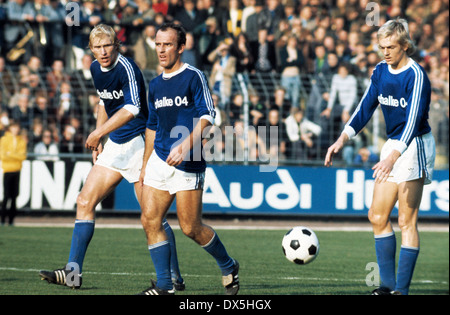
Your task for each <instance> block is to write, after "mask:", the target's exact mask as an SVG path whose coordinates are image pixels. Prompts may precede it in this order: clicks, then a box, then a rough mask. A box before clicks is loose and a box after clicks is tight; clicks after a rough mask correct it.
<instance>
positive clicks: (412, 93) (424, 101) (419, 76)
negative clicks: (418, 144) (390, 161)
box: [395, 65, 431, 153]
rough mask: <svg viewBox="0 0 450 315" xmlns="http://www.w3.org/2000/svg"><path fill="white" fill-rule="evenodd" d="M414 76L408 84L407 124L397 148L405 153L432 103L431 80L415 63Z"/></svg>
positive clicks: (413, 67)
mask: <svg viewBox="0 0 450 315" xmlns="http://www.w3.org/2000/svg"><path fill="white" fill-rule="evenodd" d="M412 69H413V70H414V76H411V79H410V80H409V82H408V84H407V92H406V93H407V104H408V106H407V107H406V117H407V118H406V124H405V127H404V128H403V130H402V132H401V137H400V142H399V143H398V145H397V146H398V147H397V148H395V149H397V150H398V151H399V152H400V153H403V152H404V151H405V150H406V149H407V148H408V146H409V144H410V143H411V142H412V140H413V139H414V137H415V135H416V134H417V132H418V129H419V127H420V122H421V121H424V120H426V118H427V115H428V104H429V103H430V94H431V87H430V81H429V80H428V78H427V77H426V75H425V74H424V72H423V71H422V70H421V69H420V68H419V67H418V66H417V65H413V66H412Z"/></svg>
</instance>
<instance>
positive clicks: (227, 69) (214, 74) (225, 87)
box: [208, 41, 236, 109]
mask: <svg viewBox="0 0 450 315" xmlns="http://www.w3.org/2000/svg"><path fill="white" fill-rule="evenodd" d="M208 60H209V61H210V62H211V63H212V64H213V67H212V70H211V74H210V79H209V86H210V89H211V91H212V93H214V94H218V95H220V103H219V107H220V108H222V109H223V108H224V107H225V106H226V104H227V103H229V101H230V97H231V92H232V91H231V88H232V79H233V76H234V74H235V73H236V57H234V56H232V55H231V54H230V45H228V44H227V43H226V42H225V41H223V42H221V43H220V44H219V46H218V47H217V48H216V49H215V50H213V51H212V52H211V53H210V54H209V56H208Z"/></svg>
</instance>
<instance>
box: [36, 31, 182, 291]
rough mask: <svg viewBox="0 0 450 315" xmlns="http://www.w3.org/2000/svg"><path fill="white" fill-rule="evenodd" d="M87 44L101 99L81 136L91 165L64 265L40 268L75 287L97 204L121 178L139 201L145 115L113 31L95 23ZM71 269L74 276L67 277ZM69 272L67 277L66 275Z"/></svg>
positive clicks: (132, 68)
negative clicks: (86, 132)
mask: <svg viewBox="0 0 450 315" xmlns="http://www.w3.org/2000/svg"><path fill="white" fill-rule="evenodd" d="M89 47H90V49H91V51H92V53H93V54H94V57H95V58H96V60H95V61H94V62H93V63H92V65H91V72H92V77H93V80H94V84H95V88H96V89H97V93H98V94H99V96H100V99H101V103H100V105H101V106H99V109H98V116H97V126H96V129H95V130H94V131H93V132H92V133H91V134H90V135H89V136H88V138H87V140H86V148H88V149H90V150H92V158H93V162H94V166H93V167H92V169H91V171H90V172H89V175H88V177H87V179H86V182H85V184H84V186H83V188H82V190H81V193H80V194H79V196H78V198H77V214H76V220H75V227H74V230H73V236H72V245H71V248H70V254H69V260H68V264H67V265H66V268H63V269H57V270H54V271H41V272H40V276H41V277H42V278H43V280H47V281H48V282H50V283H56V284H61V285H66V286H70V287H75V288H79V287H80V286H81V272H82V268H83V262H84V257H85V254H86V251H87V248H88V245H89V242H90V241H91V238H92V236H93V234H94V225H95V207H96V206H97V204H98V203H99V202H100V201H101V200H103V199H104V198H105V197H106V196H107V195H108V194H109V193H110V192H111V191H113V190H114V188H116V186H117V185H118V184H119V183H120V181H121V180H122V179H123V178H125V179H126V180H127V181H128V182H130V183H134V187H135V191H136V195H137V198H138V201H139V203H140V202H141V196H142V186H141V185H139V175H140V172H141V166H142V159H143V156H144V147H145V140H144V135H145V129H146V123H147V118H148V106H147V98H146V90H145V82H144V78H143V76H142V73H141V71H140V70H139V68H138V67H137V66H136V64H135V63H134V61H133V60H132V59H129V58H126V57H124V56H122V55H121V54H120V41H119V40H118V38H117V36H116V33H115V32H114V30H113V29H112V28H111V27H110V26H107V25H104V24H100V25H98V26H96V27H95V28H94V29H93V30H92V31H91V33H90V38H89ZM107 135H109V139H108V141H107V142H106V143H105V146H104V147H103V145H102V143H101V141H102V139H103V138H104V137H106V136H107ZM164 228H165V230H166V232H167V234H168V235H169V240H170V244H171V251H172V260H171V268H170V269H171V270H172V273H173V274H172V278H174V282H175V287H176V288H177V289H178V290H180V289H181V290H182V289H184V281H183V279H182V278H181V276H180V271H179V268H178V261H177V255H176V248H175V239H174V237H173V232H172V229H171V228H170V226H169V224H168V223H167V221H164ZM75 271H77V272H79V275H76V274H75V275H73V276H72V274H73V273H74V272H75ZM69 273H71V277H70V279H67V275H68V274H69ZM75 278H76V279H75ZM69 280H70V281H69ZM76 280H79V281H76Z"/></svg>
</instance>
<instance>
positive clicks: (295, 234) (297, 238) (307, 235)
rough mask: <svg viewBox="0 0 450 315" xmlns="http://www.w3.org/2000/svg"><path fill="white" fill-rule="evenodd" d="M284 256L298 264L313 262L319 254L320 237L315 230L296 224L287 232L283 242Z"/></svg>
mask: <svg viewBox="0 0 450 315" xmlns="http://www.w3.org/2000/svg"><path fill="white" fill-rule="evenodd" d="M281 246H282V248H283V253H284V256H286V258H287V259H288V260H289V261H292V262H293V263H296V264H298V265H305V264H308V263H310V262H312V261H313V260H314V259H315V258H316V257H317V255H318V254H319V239H318V238H317V236H316V234H315V233H314V232H313V230H311V229H309V228H307V227H304V226H296V227H294V228H293V229H292V230H290V231H289V232H287V233H286V235H285V236H284V237H283V241H282V243H281Z"/></svg>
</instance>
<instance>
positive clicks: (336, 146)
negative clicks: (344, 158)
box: [324, 140, 344, 167]
mask: <svg viewBox="0 0 450 315" xmlns="http://www.w3.org/2000/svg"><path fill="white" fill-rule="evenodd" d="M343 146H344V144H343V143H342V142H341V141H339V140H338V141H336V142H335V143H333V144H332V145H331V146H330V147H329V148H328V151H327V155H326V156H325V162H324V165H325V166H327V167H329V166H332V165H333V156H334V155H335V154H337V153H339V151H340V150H341V149H342V147H343Z"/></svg>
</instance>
